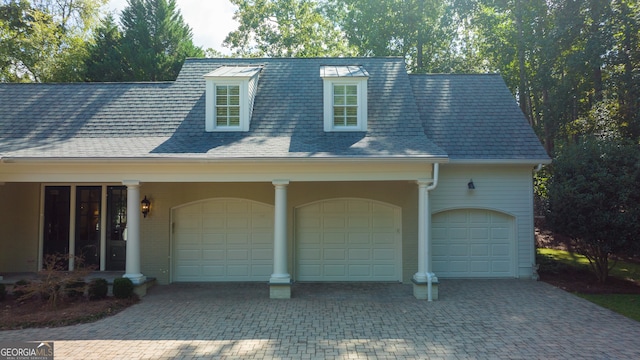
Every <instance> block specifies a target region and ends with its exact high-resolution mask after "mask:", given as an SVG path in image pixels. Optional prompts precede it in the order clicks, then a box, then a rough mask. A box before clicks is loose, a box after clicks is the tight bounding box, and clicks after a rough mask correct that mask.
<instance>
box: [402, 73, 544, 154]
mask: <svg viewBox="0 0 640 360" xmlns="http://www.w3.org/2000/svg"><path fill="white" fill-rule="evenodd" d="M409 77H410V79H411V85H412V86H413V92H414V94H415V98H416V102H417V103H418V107H419V109H420V113H421V114H422V120H423V124H424V128H425V133H426V135H427V136H428V137H429V138H430V139H432V140H433V141H434V142H435V143H436V144H438V146H440V147H441V148H443V149H444V150H445V151H446V152H447V154H449V158H450V159H487V160H488V159H513V160H518V159H534V160H544V159H548V158H549V157H548V155H547V153H546V152H545V150H544V148H543V147H542V146H541V144H540V141H539V140H538V138H537V136H536V135H535V133H534V131H533V129H532V128H531V126H530V125H529V123H528V122H527V120H526V118H525V117H524V115H523V114H522V111H521V110H520V108H519V107H518V105H517V103H516V101H515V99H514V97H513V95H512V94H511V92H510V91H509V89H508V88H507V86H506V85H505V83H504V81H503V79H502V77H501V76H500V75H495V74H482V75H477V74H473V75H440V74H434V75H431V74H429V75H409Z"/></svg>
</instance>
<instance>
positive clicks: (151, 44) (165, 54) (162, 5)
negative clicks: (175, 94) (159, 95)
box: [120, 0, 204, 81]
mask: <svg viewBox="0 0 640 360" xmlns="http://www.w3.org/2000/svg"><path fill="white" fill-rule="evenodd" d="M120 21H121V25H122V28H123V36H122V48H121V49H122V50H121V51H122V56H123V58H124V64H126V65H127V66H128V67H127V68H126V69H124V73H125V74H126V79H127V80H134V81H164V80H173V79H175V78H176V77H177V76H178V72H179V71H180V68H181V67H182V63H183V62H184V60H185V58H187V57H202V56H203V55H204V51H203V50H202V49H201V48H199V47H196V46H195V45H193V41H192V37H193V35H192V33H191V28H189V26H188V25H187V24H186V23H185V22H184V20H183V19H182V15H181V14H180V11H179V10H178V9H177V8H176V2H175V0H128V6H127V7H126V8H125V9H124V10H123V11H122V14H121V17H120Z"/></svg>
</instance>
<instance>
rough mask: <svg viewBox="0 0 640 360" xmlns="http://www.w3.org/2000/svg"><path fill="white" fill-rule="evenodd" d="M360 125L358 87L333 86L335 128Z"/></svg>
mask: <svg viewBox="0 0 640 360" xmlns="http://www.w3.org/2000/svg"><path fill="white" fill-rule="evenodd" d="M357 125H358V86H357V85H333V126H336V127H344V126H348V127H353V126H357Z"/></svg>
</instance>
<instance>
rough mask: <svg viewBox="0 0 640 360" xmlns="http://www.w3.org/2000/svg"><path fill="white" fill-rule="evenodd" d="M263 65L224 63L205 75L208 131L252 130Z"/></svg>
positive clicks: (206, 127) (206, 126)
mask: <svg viewBox="0 0 640 360" xmlns="http://www.w3.org/2000/svg"><path fill="white" fill-rule="evenodd" d="M261 70H262V67H260V66H221V67H219V68H217V69H216V70H214V71H212V72H210V73H208V74H206V75H204V78H205V81H206V83H207V88H206V125H205V129H206V131H211V132H213V131H249V125H250V123H251V114H252V112H253V100H254V99H255V96H256V89H257V88H258V76H259V74H260V71H261Z"/></svg>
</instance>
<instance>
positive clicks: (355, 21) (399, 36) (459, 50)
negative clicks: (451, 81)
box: [329, 0, 475, 72]
mask: <svg viewBox="0 0 640 360" xmlns="http://www.w3.org/2000/svg"><path fill="white" fill-rule="evenodd" d="M329 5H330V6H331V7H332V8H333V9H334V10H333V11H332V12H330V14H331V17H332V18H333V19H334V21H335V22H336V23H338V24H339V25H340V27H341V28H342V29H343V31H344V32H345V34H346V35H347V38H348V40H349V44H350V45H352V46H354V47H355V48H356V49H357V50H358V54H359V55H363V56H402V57H404V58H405V59H406V60H407V65H408V67H409V70H410V71H412V72H453V71H469V70H470V69H473V65H475V62H474V58H473V56H470V55H472V54H473V52H472V51H467V50H470V47H469V45H470V44H469V43H462V42H460V41H461V39H460V35H461V33H462V32H464V31H465V26H464V25H465V24H464V23H463V22H461V19H460V18H459V17H457V13H456V11H455V9H454V7H453V4H452V1H447V0H376V1H372V0H331V1H329Z"/></svg>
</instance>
